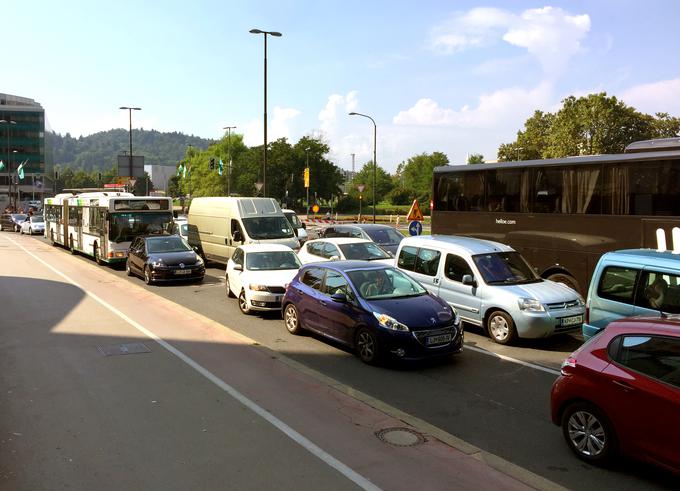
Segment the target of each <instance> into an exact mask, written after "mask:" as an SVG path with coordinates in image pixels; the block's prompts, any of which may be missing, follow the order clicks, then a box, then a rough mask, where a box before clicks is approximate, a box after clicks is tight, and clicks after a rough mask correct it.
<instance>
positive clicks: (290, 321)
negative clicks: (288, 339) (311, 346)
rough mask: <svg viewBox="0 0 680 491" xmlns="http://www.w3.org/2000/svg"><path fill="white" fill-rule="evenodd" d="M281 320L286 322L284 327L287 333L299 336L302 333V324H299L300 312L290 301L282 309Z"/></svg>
mask: <svg viewBox="0 0 680 491" xmlns="http://www.w3.org/2000/svg"><path fill="white" fill-rule="evenodd" d="M283 322H284V324H286V329H287V330H288V332H289V333H291V334H293V335H295V336H299V335H300V334H302V331H303V329H302V324H300V314H299V313H298V309H297V307H295V305H293V304H292V303H289V304H287V305H286V307H285V308H284V309H283Z"/></svg>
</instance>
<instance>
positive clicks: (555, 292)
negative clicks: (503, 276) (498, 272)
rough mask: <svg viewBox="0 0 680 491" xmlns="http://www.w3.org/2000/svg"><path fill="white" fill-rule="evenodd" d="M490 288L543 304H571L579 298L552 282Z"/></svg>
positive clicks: (571, 291)
mask: <svg viewBox="0 0 680 491" xmlns="http://www.w3.org/2000/svg"><path fill="white" fill-rule="evenodd" d="M490 288H499V289H501V290H503V291H504V292H506V293H507V294H509V295H513V296H515V297H517V298H535V299H536V300H538V301H539V302H541V303H560V302H571V301H574V300H577V299H578V298H579V294H578V293H576V292H575V291H574V290H572V289H571V288H569V287H568V286H565V285H562V284H561V283H555V282H554V281H550V280H543V281H541V282H540V283H528V284H526V285H490Z"/></svg>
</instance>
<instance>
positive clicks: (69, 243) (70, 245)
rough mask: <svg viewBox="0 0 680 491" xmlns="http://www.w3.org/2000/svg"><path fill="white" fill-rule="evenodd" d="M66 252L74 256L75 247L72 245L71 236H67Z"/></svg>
mask: <svg viewBox="0 0 680 491" xmlns="http://www.w3.org/2000/svg"><path fill="white" fill-rule="evenodd" d="M68 250H69V252H70V253H71V254H73V255H74V256H75V255H76V246H75V244H74V243H73V236H72V235H69V237H68Z"/></svg>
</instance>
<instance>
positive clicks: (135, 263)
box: [128, 237, 143, 271]
mask: <svg viewBox="0 0 680 491" xmlns="http://www.w3.org/2000/svg"><path fill="white" fill-rule="evenodd" d="M141 242H143V239H141V238H140V237H137V238H136V239H134V240H133V241H132V243H131V244H130V249H129V250H128V263H129V264H130V270H132V271H139V256H138V252H137V251H138V250H139V247H140V243H141Z"/></svg>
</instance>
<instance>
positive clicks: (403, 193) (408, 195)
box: [387, 188, 414, 205]
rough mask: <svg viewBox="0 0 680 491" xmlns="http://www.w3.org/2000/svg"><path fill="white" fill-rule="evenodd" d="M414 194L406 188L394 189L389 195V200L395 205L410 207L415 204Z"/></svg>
mask: <svg viewBox="0 0 680 491" xmlns="http://www.w3.org/2000/svg"><path fill="white" fill-rule="evenodd" d="M413 198H414V196H413V192H412V191H410V190H408V189H406V188H394V189H393V190H392V191H390V193H389V194H388V195H387V199H388V200H389V202H390V203H391V204H393V205H408V204H410V203H412V202H413Z"/></svg>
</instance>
